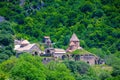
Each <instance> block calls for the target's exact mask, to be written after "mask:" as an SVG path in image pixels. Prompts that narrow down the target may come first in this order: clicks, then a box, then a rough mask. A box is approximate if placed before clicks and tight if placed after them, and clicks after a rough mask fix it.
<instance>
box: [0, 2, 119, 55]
mask: <svg viewBox="0 0 120 80" xmlns="http://www.w3.org/2000/svg"><path fill="white" fill-rule="evenodd" d="M21 1H23V2H22V4H20V3H21ZM24 1H25V2H24ZM119 3H120V1H119V0H95V1H94V0H20V1H18V0H12V1H4V0H3V1H1V2H0V15H1V16H3V17H5V19H6V20H8V21H10V22H11V24H13V25H14V27H13V28H14V30H15V34H16V37H18V38H26V39H29V40H31V41H33V42H35V41H41V40H42V38H43V36H45V35H48V36H50V37H51V39H52V41H53V42H55V43H56V45H55V46H57V47H62V48H65V49H66V46H67V45H68V42H69V39H70V37H71V35H72V33H76V34H77V36H78V37H79V38H80V39H81V40H80V42H81V45H82V47H84V48H86V49H88V50H89V48H90V49H91V50H90V51H98V50H99V51H100V52H102V53H105V54H109V53H116V52H117V51H119V50H120V40H119V38H120V14H119V13H120V4H119Z"/></svg>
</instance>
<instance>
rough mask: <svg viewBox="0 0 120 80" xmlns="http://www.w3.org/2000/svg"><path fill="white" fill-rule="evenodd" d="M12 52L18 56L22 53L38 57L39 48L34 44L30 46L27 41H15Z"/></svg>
mask: <svg viewBox="0 0 120 80" xmlns="http://www.w3.org/2000/svg"><path fill="white" fill-rule="evenodd" d="M14 43H15V47H14V50H15V51H16V52H17V53H18V54H20V53H23V52H28V53H31V54H32V55H40V54H41V50H40V49H39V46H38V45H37V44H35V43H33V44H30V43H29V42H28V41H27V40H15V42H14Z"/></svg>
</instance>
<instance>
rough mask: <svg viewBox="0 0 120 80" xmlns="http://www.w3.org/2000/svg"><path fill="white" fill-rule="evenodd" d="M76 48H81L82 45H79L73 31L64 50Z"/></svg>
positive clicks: (69, 50)
mask: <svg viewBox="0 0 120 80" xmlns="http://www.w3.org/2000/svg"><path fill="white" fill-rule="evenodd" d="M77 49H82V47H80V42H79V39H78V38H77V36H76V34H75V33H74V34H73V35H72V37H71V39H70V44H69V47H68V48H67V50H66V51H67V52H72V51H75V50H77Z"/></svg>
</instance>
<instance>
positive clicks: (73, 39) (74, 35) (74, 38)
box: [70, 33, 79, 41]
mask: <svg viewBox="0 0 120 80" xmlns="http://www.w3.org/2000/svg"><path fill="white" fill-rule="evenodd" d="M70 41H79V39H78V38H77V36H76V34H75V33H73V35H72V37H71V39H70Z"/></svg>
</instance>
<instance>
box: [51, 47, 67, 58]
mask: <svg viewBox="0 0 120 80" xmlns="http://www.w3.org/2000/svg"><path fill="white" fill-rule="evenodd" d="M65 54H66V51H65V50H64V49H59V48H55V49H54V53H53V57H54V58H59V59H62V56H63V55H65Z"/></svg>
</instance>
